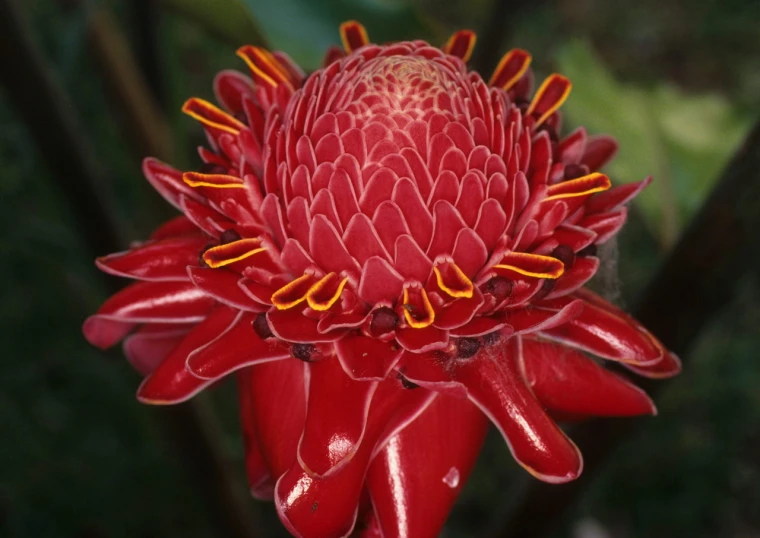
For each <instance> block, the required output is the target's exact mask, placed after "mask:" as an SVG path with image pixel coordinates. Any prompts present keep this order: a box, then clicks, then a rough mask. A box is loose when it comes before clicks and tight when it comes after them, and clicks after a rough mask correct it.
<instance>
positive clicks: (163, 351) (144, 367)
mask: <svg viewBox="0 0 760 538" xmlns="http://www.w3.org/2000/svg"><path fill="white" fill-rule="evenodd" d="M163 325H164V324H161V325H143V326H142V327H140V328H139V329H138V330H137V331H135V332H134V333H133V334H131V335H129V336H127V337H126V338H125V339H124V344H123V347H124V355H125V356H126V357H127V360H128V361H129V362H130V364H131V365H132V366H133V367H134V368H135V370H137V371H138V372H140V373H141V374H142V375H148V374H149V373H151V372H152V371H153V370H155V369H156V367H157V366H158V365H159V364H161V362H162V361H163V360H164V359H165V358H166V357H167V356H168V355H169V353H171V352H172V350H173V349H174V348H176V347H177V346H178V345H179V344H180V342H182V340H183V339H184V338H185V336H186V335H187V333H188V331H189V330H190V327H189V326H186V325H185V326H174V327H171V326H169V327H163Z"/></svg>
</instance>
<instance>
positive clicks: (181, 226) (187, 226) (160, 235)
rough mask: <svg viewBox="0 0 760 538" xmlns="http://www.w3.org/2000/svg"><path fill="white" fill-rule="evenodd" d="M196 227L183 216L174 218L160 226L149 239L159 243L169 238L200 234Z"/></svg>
mask: <svg viewBox="0 0 760 538" xmlns="http://www.w3.org/2000/svg"><path fill="white" fill-rule="evenodd" d="M200 233H201V232H200V230H199V229H198V227H197V226H196V225H195V224H193V222H192V221H191V220H190V219H188V218H187V217H186V216H184V215H180V216H179V217H174V218H173V219H171V220H168V221H166V222H165V223H163V224H162V225H161V226H159V227H158V228H156V230H155V231H154V232H153V233H152V234H150V239H151V240H153V241H160V240H162V239H169V238H170V237H182V236H185V235H198V234H200Z"/></svg>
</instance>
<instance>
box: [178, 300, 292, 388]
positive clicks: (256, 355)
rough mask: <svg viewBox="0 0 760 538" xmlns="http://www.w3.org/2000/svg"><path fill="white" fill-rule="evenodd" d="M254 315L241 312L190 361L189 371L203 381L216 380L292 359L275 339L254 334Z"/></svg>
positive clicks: (192, 354) (189, 359) (193, 353)
mask: <svg viewBox="0 0 760 538" xmlns="http://www.w3.org/2000/svg"><path fill="white" fill-rule="evenodd" d="M254 318H255V315H254V314H249V313H246V312H240V313H239V314H238V315H237V317H236V318H235V320H234V321H233V322H232V323H231V324H230V325H229V327H227V328H226V329H225V330H224V331H223V332H221V333H219V335H218V336H217V337H216V338H215V339H214V340H212V341H211V342H209V343H208V344H206V345H204V346H203V347H200V348H198V349H196V350H195V351H193V352H192V353H191V354H190V355H189V356H188V357H187V364H186V367H187V370H188V371H189V372H190V373H191V374H193V375H194V376H196V377H199V378H201V379H209V380H215V379H219V378H221V377H224V376H225V375H227V374H229V373H231V372H234V371H235V370H239V369H240V368H244V367H246V366H253V365H256V364H261V363H264V362H270V361H278V360H282V359H287V358H290V350H289V348H288V347H287V346H286V345H283V344H282V343H281V342H278V341H277V340H276V339H273V338H272V339H267V340H262V339H261V338H260V337H259V336H258V335H257V334H256V332H255V331H254V330H253V326H252V323H253V320H254Z"/></svg>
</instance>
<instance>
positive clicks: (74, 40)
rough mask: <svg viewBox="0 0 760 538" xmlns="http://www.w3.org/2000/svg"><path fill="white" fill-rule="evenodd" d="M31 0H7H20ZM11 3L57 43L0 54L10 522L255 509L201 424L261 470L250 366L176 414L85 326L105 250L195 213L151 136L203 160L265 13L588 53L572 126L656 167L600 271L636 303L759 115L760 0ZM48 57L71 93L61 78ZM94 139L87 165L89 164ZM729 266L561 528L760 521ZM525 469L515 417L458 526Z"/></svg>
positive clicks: (757, 377) (3, 481)
mask: <svg viewBox="0 0 760 538" xmlns="http://www.w3.org/2000/svg"><path fill="white" fill-rule="evenodd" d="M8 3H9V0H2V1H0V6H3V11H5V10H6V6H7V5H8ZM10 3H11V4H16V7H18V8H20V9H19V10H18V11H20V12H21V15H22V18H21V21H22V23H23V24H24V25H25V26H23V27H20V26H18V24H17V21H11V20H10V19H8V18H7V17H5V16H4V17H3V19H4V20H5V21H6V22H5V23H4V24H11V25H14V26H15V27H16V28H17V29H20V33H21V34H23V35H24V36H26V37H27V38H28V39H29V40H30V42H31V43H32V45H33V47H35V48H36V49H37V50H38V53H39V58H38V59H39V60H41V63H38V64H34V65H33V64H31V63H26V64H25V66H22V67H20V68H19V67H18V66H15V67H9V66H11V63H9V60H8V58H11V59H13V58H14V57H16V58H18V57H20V56H19V55H18V54H17V48H16V47H18V46H19V45H18V43H12V42H11V41H9V40H8V39H10V38H8V39H5V38H4V40H3V41H2V47H3V49H0V51H1V52H2V57H3V58H4V60H3V66H2V80H3V81H4V85H7V87H8V88H10V87H11V85H13V87H14V88H16V90H14V91H15V93H14V92H11V91H10V90H6V88H5V87H3V88H0V125H2V128H0V230H2V232H0V282H2V288H1V289H2V291H1V295H0V341H2V348H0V349H1V350H2V353H1V355H0V536H2V537H8V538H22V537H23V538H26V537H82V538H99V537H104V538H106V537H107V538H112V537H113V538H117V537H141V538H142V537H144V538H149V537H173V536H178V537H179V536H182V537H183V538H193V537H209V536H227V535H233V533H232V531H230V529H229V520H230V518H233V519H234V517H235V516H234V514H233V515H230V514H229V513H225V510H224V509H223V508H221V509H220V504H224V503H219V502H216V503H215V502H213V499H214V498H217V499H218V498H219V495H216V494H215V493H214V491H215V490H214V489H213V488H215V487H219V484H218V483H217V482H218V480H217V479H218V477H217V473H209V472H208V471H207V470H205V469H206V468H205V467H204V465H207V463H204V461H203V456H204V455H203V454H202V450H201V449H199V445H202V443H199V442H198V441H197V439H195V438H194V437H193V431H194V430H193V428H197V424H196V422H197V421H195V422H194V419H197V418H198V416H200V417H205V419H209V415H211V418H212V419H213V420H212V421H211V424H210V425H211V427H216V428H218V430H219V431H220V432H222V433H221V434H219V435H212V438H213V440H214V441H215V442H214V446H213V450H215V451H216V453H217V456H219V458H220V459H219V461H220V462H221V465H223V466H224V469H226V470H230V471H231V475H232V476H234V477H235V479H236V480H237V481H236V482H234V483H233V484H232V485H231V486H229V485H227V486H221V487H229V488H230V490H231V491H232V493H230V495H233V496H234V495H236V494H237V493H239V492H240V491H242V490H243V486H242V485H241V482H242V477H243V470H242V462H241V458H242V450H241V445H240V439H239V435H238V429H237V425H236V420H237V418H236V411H235V407H234V403H233V402H232V401H231V398H230V395H229V393H230V390H229V389H231V388H232V387H230V386H227V385H221V386H220V387H219V388H218V390H216V391H214V392H213V394H212V395H211V396H210V397H206V398H203V399H201V401H200V402H199V403H198V404H197V405H196V406H195V407H193V408H190V409H189V410H187V411H180V413H179V414H178V413H176V412H172V411H171V410H165V409H158V410H156V409H152V408H148V407H145V406H142V405H139V404H138V403H137V402H136V401H135V400H134V391H135V389H136V387H137V384H138V382H139V377H138V375H137V374H136V373H135V372H133V371H132V370H131V368H130V367H129V366H128V364H127V363H126V361H125V360H124V359H123V358H122V356H121V354H120V350H114V351H111V352H108V353H103V352H100V351H98V350H95V349H92V348H90V347H89V346H88V345H87V343H86V342H85V341H84V339H83V338H82V336H81V332H80V326H81V323H82V321H83V320H84V318H85V317H86V316H87V315H88V313H91V312H93V311H94V310H95V309H96V308H97V306H98V305H99V303H100V302H101V301H102V300H103V299H104V298H105V297H106V296H107V294H108V291H109V290H112V289H113V287H114V286H115V285H119V284H118V283H116V284H115V283H114V282H113V281H110V280H106V279H105V278H103V277H102V275H100V274H98V272H97V271H96V270H95V268H94V266H93V263H92V259H93V257H94V255H96V254H105V252H102V251H99V250H102V248H103V247H108V248H112V247H113V248H123V247H124V246H125V245H126V244H127V243H128V241H130V240H136V239H140V238H142V237H144V236H146V235H147V233H148V232H149V231H150V230H151V229H152V228H153V227H154V226H155V225H157V224H158V223H159V222H160V221H161V220H163V219H165V218H166V217H168V216H171V215H172V213H171V210H170V208H169V207H168V206H167V205H166V204H164V203H163V202H162V201H161V200H160V199H159V196H158V195H157V194H156V193H154V192H153V191H152V190H151V189H150V187H149V185H148V183H147V182H146V181H145V180H144V179H143V178H142V177H141V173H140V161H141V159H142V157H144V156H145V155H146V154H148V153H151V154H158V155H159V156H161V157H162V158H165V159H167V160H169V161H170V162H172V163H174V164H175V165H177V166H178V167H179V168H181V169H182V168H185V167H190V166H192V165H193V164H194V163H195V162H196V161H195V158H194V152H193V148H194V146H195V145H196V144H198V143H201V141H202V137H201V134H202V133H201V130H200V128H199V127H198V126H197V125H195V124H194V123H193V122H192V121H191V120H190V119H189V118H187V117H185V116H183V115H182V114H181V113H180V112H179V108H180V106H181V104H182V102H183V101H184V100H185V99H186V98H187V97H189V96H193V95H197V96H201V97H204V98H211V97H212V93H211V81H212V78H213V75H214V73H215V72H217V71H218V70H221V69H224V68H236V69H243V68H244V66H243V65H242V62H241V61H239V59H238V58H236V57H235V55H234V50H235V49H236V48H237V46H239V45H241V44H244V43H245V42H260V40H261V39H266V40H267V41H268V42H269V43H270V44H271V46H272V47H273V48H277V49H282V50H285V51H287V52H289V53H291V55H292V56H293V57H294V58H295V59H296V60H297V61H299V62H300V63H301V65H303V66H304V67H305V68H307V69H313V68H315V67H316V66H317V65H318V63H319V60H320V58H321V55H322V53H323V51H324V49H325V48H326V47H327V46H328V45H329V44H337V43H339V38H338V32H337V27H338V24H339V23H340V22H341V21H343V20H346V19H351V18H356V19H360V20H361V21H362V22H363V23H364V25H365V26H366V27H367V29H368V31H369V33H370V37H371V38H372V39H373V40H375V41H377V42H384V41H387V40H395V39H406V38H418V37H424V38H427V39H429V40H431V42H433V43H436V44H442V43H443V42H444V41H445V39H446V37H447V36H448V34H449V33H450V32H452V31H453V30H456V29H458V28H472V29H475V30H481V31H482V33H481V34H480V36H481V41H480V43H479V46H480V47H481V48H480V49H478V51H476V54H475V56H474V62H475V63H476V64H477V65H478V66H482V67H483V68H484V69H485V70H486V73H485V74H486V75H487V74H488V73H490V69H492V68H493V67H494V66H495V65H496V63H497V62H498V59H499V58H500V56H501V54H502V53H503V52H504V51H506V50H507V49H509V48H511V47H515V46H518V47H521V48H525V49H528V50H529V51H531V53H532V54H533V58H534V62H533V66H534V68H535V69H536V70H537V71H538V73H540V74H543V75H545V74H548V73H550V72H553V71H558V72H561V73H564V74H566V75H568V76H569V77H570V78H571V79H572V80H573V83H574V89H573V93H572V94H571V96H570V99H569V101H568V102H567V103H566V104H565V106H564V107H563V110H564V111H565V113H566V115H565V118H566V124H567V125H566V128H565V130H566V131H568V130H569V128H571V127H574V126H577V125H581V124H583V125H586V126H587V127H588V128H589V130H590V131H591V132H609V133H611V134H613V135H615V136H616V137H617V138H618V139H619V141H620V142H621V152H620V154H619V157H618V159H617V160H616V161H615V162H614V163H613V165H611V166H610V167H609V170H608V171H609V173H610V175H611V176H612V177H613V181H616V182H628V181H633V180H638V179H641V178H643V177H645V176H646V175H649V174H652V175H654V176H655V179H656V182H655V184H653V185H652V186H651V187H650V188H649V189H648V191H647V192H646V193H645V195H644V196H642V197H641V199H640V200H638V201H637V203H636V204H635V205H634V207H633V209H632V211H631V213H632V214H631V218H630V221H629V225H628V226H627V227H626V228H625V229H624V231H623V233H622V234H621V236H620V238H619V240H618V242H617V243H616V244H614V245H612V246H611V247H609V248H607V249H606V251H605V254H604V255H605V260H606V262H605V264H604V270H603V271H602V272H601V274H600V275H599V277H598V278H597V279H596V281H595V284H594V285H595V286H596V287H597V289H599V290H601V292H602V293H604V294H605V295H607V296H608V297H611V298H613V299H614V300H616V301H617V302H618V303H619V304H622V305H623V306H630V305H632V304H634V302H635V301H636V297H637V295H638V294H639V293H640V292H641V291H642V289H643V288H644V286H645V284H646V283H647V282H648V281H649V280H650V279H651V278H652V277H653V275H654V274H655V271H656V269H657V267H658V264H660V263H661V262H662V260H663V259H664V257H665V256H666V254H667V252H668V250H669V249H670V248H671V247H672V246H673V245H674V243H675V241H676V240H677V239H678V237H679V235H680V233H681V232H682V231H683V229H684V227H685V225H686V224H687V223H688V222H689V220H690V218H691V217H692V216H693V215H694V214H695V212H696V211H697V210H698V208H699V207H700V204H701V202H702V201H703V200H704V199H705V197H706V196H707V194H708V193H709V192H710V191H711V189H712V188H713V187H714V185H715V182H716V180H717V178H718V177H719V174H720V171H721V170H722V169H723V168H724V166H725V165H726V163H727V162H728V160H729V159H730V157H731V155H732V154H733V153H734V152H735V151H736V150H737V148H738V147H739V145H740V143H741V141H742V139H743V137H744V136H745V135H746V133H747V132H748V131H749V129H750V127H751V126H752V124H753V123H754V122H755V121H756V120H757V118H758V116H759V115H760V98H758V95H760V46H759V45H758V38H759V37H760V2H757V1H753V0H724V1H704V0H703V1H693V0H692V1H689V0H640V1H637V2H622V1H621V2H618V1H606V0H556V1H554V0H544V1H541V2H533V3H528V2H498V0H497V2H496V3H492V2H490V1H486V0H475V1H468V0H453V1H449V2H445V3H444V2H439V1H437V0H325V1H316V0H277V1H276V2H272V1H268V0H214V1H210V0H164V1H151V0H108V1H106V0H103V1H100V2H78V1H74V0H16V1H15V2H10ZM528 4H530V5H528ZM3 15H5V14H3ZM2 33H3V34H4V35H6V36H7V35H10V34H9V33H8V32H5V31H4V32H2ZM114 59H118V60H119V61H114ZM27 68H28V69H29V70H30V71H35V70H36V71H37V73H38V74H40V75H41V76H43V78H44V79H45V80H46V81H47V82H48V83H50V84H52V86H51V87H52V88H53V89H54V90H55V92H54V93H55V95H57V96H58V97H61V96H64V99H63V101H60V102H59V101H56V102H51V101H49V100H48V99H47V98H45V99H41V98H38V97H37V94H36V93H35V92H36V91H37V89H38V88H37V86H38V84H39V80H37V81H36V82H35V80H34V79H33V77H32V79H30V81H26V80H25V77H24V76H23V75H22V74H23V73H26V72H27V71H26V69H27ZM25 84H26V85H28V86H29V87H28V88H26V87H23V86H24V85H25ZM19 86H22V89H23V91H22V92H20V93H19V90H18V88H19ZM19 95H21V96H22V97H23V96H26V100H25V101H24V99H22V98H20V97H19ZM34 99H38V100H37V101H34ZM30 101H31V105H30ZM24 103H25V104H24ZM50 108H52V109H55V110H59V111H60V110H64V111H66V113H67V114H68V115H69V120H71V121H69V123H68V125H69V126H70V127H72V130H71V131H70V132H66V130H65V129H64V130H61V127H60V122H58V121H57V120H55V121H54V120H53V119H51V118H52V116H50V115H46V114H47V113H45V114H42V113H41V112H40V111H47V110H48V109H50ZM29 110H37V111H38V112H40V114H37V116H34V114H32V115H31V116H30V112H29ZM64 123H65V122H64ZM72 133H73V135H74V136H72ZM41 137H42V138H44V139H45V140H47V141H48V142H44V141H43V142H41ZM50 140H52V141H53V142H54V143H53V144H51V143H50ZM55 142H57V144H56V143H55ZM72 142H74V143H73V144H72ZM72 147H73V149H72ZM83 156H84V157H85V158H86V159H87V160H88V162H90V164H89V165H87V166H85V167H84V168H82V167H79V168H77V167H74V166H71V163H72V162H75V163H76V162H77V159H78V158H79V159H80V160H81V158H82V157H83ZM80 164H81V163H80ZM755 180H756V179H755ZM92 193H96V197H95V198H93V195H92ZM109 223H110V224H109ZM757 233H760V232H757ZM727 240H728V238H727ZM738 248H741V246H739V247H738ZM96 251H98V252H96ZM748 254H751V253H748ZM750 258H751V257H748V260H750ZM748 263H751V261H748ZM729 270H730V271H732V274H733V271H735V274H736V278H735V279H734V282H733V283H732V284H731V285H730V286H729V288H730V289H727V290H725V293H727V294H728V296H729V297H731V299H730V301H729V304H728V305H727V306H725V307H724V308H721V309H720V310H718V311H715V312H713V313H712V314H711V316H710V318H711V319H710V320H709V323H708V324H707V325H706V326H705V329H704V330H702V331H701V334H700V336H699V338H698V340H697V341H696V342H695V343H694V346H693V351H692V352H690V353H689V354H688V356H685V357H684V359H685V363H686V366H685V371H684V373H683V374H682V375H681V376H680V377H678V378H676V379H675V380H673V381H670V382H668V383H667V386H666V387H665V389H664V390H663V391H661V392H660V394H659V395H658V397H657V404H658V407H659V410H660V415H659V416H658V417H657V418H650V419H647V420H646V421H644V422H643V425H642V426H641V427H638V428H637V431H636V433H635V435H634V436H632V437H631V438H630V439H629V440H628V441H627V442H626V443H625V444H624V445H623V446H621V447H620V449H619V450H617V451H615V452H614V453H613V454H612V457H611V458H610V460H609V463H608V465H606V466H604V468H603V470H602V472H601V473H600V474H599V475H598V476H597V477H596V479H595V480H594V481H593V483H592V484H591V485H590V486H589V487H587V488H585V491H584V494H583V495H582V496H581V498H580V502H579V503H577V504H576V505H574V506H573V508H572V509H571V510H570V511H569V512H568V513H567V514H566V515H563V516H561V515H557V523H558V529H559V530H558V531H557V532H556V536H562V537H565V536H567V537H573V538H576V537H577V538H605V537H620V538H623V537H625V538H633V537H660V536H663V537H665V536H668V537H682V536H683V537H695V538H697V537H708V536H709V537H723V536H725V537H729V536H730V537H742V538H750V537H760V356H758V352H759V351H760V337H759V336H758V334H760V329H758V327H760V278H758V276H759V275H760V271H758V270H757V268H756V267H744V266H737V267H735V268H729ZM182 413H184V414H182ZM188 417H190V418H189V419H188ZM214 417H215V418H214ZM187 420H190V423H191V425H190V426H187V424H186V421H187ZM202 423H203V424H205V425H206V426H209V420H204V421H202ZM217 423H218V424H217ZM192 424H195V426H193V425H192ZM599 428H600V430H599V431H603V430H604V423H600V424H599ZM201 448H202V446H201ZM210 474H213V475H214V476H209V475H210ZM525 482H526V479H525V476H524V473H523V472H522V471H521V470H520V469H519V468H518V466H517V465H516V464H515V463H514V462H513V461H512V459H511V457H510V456H509V453H508V451H507V450H506V448H505V447H504V445H503V442H502V441H501V439H500V438H498V436H497V435H494V434H492V435H491V436H490V437H489V441H488V444H487V445H486V448H485V450H484V452H483V455H482V457H481V460H480V462H479V465H478V467H477V469H476V471H475V473H474V475H473V477H472V479H471V481H470V482H469V484H468V486H467V489H466V491H465V493H464V494H463V495H462V497H461V499H460V502H459V504H458V506H457V508H456V509H455V511H454V513H453V515H452V517H451V518H450V521H449V525H448V527H447V529H446V531H445V536H450V537H460V536H477V535H484V533H485V532H486V530H487V529H489V528H493V525H494V523H493V518H494V516H496V515H497V514H499V513H501V512H502V511H503V507H504V506H505V503H508V502H509V499H516V498H518V497H519V495H520V491H521V488H522V487H523V486H524V483H525ZM558 487H561V486H558ZM245 503H246V505H245V506H244V513H246V514H249V516H250V520H249V522H248V523H249V524H251V527H252V528H253V529H254V530H255V531H256V533H257V535H258V536H265V537H268V536H282V535H284V531H283V530H282V529H281V528H280V527H279V525H278V524H277V522H276V518H275V516H274V515H273V510H272V507H271V505H268V504H262V503H254V502H252V501H250V502H249V501H247V500H246V501H245ZM230 510H231V509H230ZM497 534H498V533H495V534H494V535H497ZM519 535H520V536H533V535H534V533H532V532H531V529H530V528H523V529H521V531H520V533H519ZM240 536H243V534H241V535H240Z"/></svg>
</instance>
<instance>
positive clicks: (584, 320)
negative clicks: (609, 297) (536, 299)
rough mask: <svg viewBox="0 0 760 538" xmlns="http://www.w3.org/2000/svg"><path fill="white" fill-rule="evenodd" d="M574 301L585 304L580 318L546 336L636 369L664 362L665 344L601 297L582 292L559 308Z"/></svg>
mask: <svg viewBox="0 0 760 538" xmlns="http://www.w3.org/2000/svg"><path fill="white" fill-rule="evenodd" d="M575 299H582V300H583V301H584V305H583V310H582V311H581V312H580V314H579V315H578V316H577V317H576V318H575V319H573V320H571V321H570V322H568V323H566V324H564V325H561V326H559V327H555V328H553V329H548V330H546V331H544V334H545V335H546V336H548V337H549V338H551V339H552V340H557V341H559V342H561V343H563V344H565V345H569V346H572V347H576V348H578V349H582V350H583V351H588V352H589V353H593V354H594V355H597V356H599V357H603V358H605V359H610V360H614V361H622V362H630V363H632V364H635V365H637V366H651V365H654V364H656V363H658V362H659V361H660V360H662V357H663V355H664V351H663V348H662V344H660V343H659V342H658V341H657V340H656V339H655V338H654V337H653V336H652V335H651V334H650V333H649V332H648V331H647V330H646V329H644V328H643V327H642V326H641V325H640V324H639V323H638V322H637V321H635V320H634V319H633V318H631V317H630V316H628V315H627V314H626V313H625V312H623V311H622V310H620V309H619V308H617V307H615V306H613V305H612V304H610V303H608V302H607V301H605V300H604V299H602V298H601V297H599V296H598V295H595V294H594V293H591V292H590V291H588V290H583V289H581V290H578V291H577V292H575V293H574V294H573V295H570V296H568V297H565V298H562V299H558V300H557V301H558V303H557V304H561V303H562V302H567V301H571V300H575Z"/></svg>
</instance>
